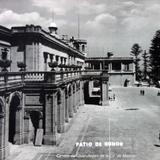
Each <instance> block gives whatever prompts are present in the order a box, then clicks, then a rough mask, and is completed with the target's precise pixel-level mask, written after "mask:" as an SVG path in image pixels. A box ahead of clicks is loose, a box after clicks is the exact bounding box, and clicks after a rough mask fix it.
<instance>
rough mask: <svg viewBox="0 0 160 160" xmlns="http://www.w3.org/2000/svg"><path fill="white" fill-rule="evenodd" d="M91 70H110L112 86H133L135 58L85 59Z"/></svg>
mask: <svg viewBox="0 0 160 160" xmlns="http://www.w3.org/2000/svg"><path fill="white" fill-rule="evenodd" d="M85 63H86V67H87V68H88V69H89V70H95V71H96V70H105V69H107V70H108V75H109V84H110V85H111V86H125V83H126V85H127V86H133V85H134V82H135V69H134V68H135V66H134V61H133V57H88V58H86V59H85Z"/></svg>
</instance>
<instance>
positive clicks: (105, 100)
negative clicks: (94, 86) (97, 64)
mask: <svg viewBox="0 0 160 160" xmlns="http://www.w3.org/2000/svg"><path fill="white" fill-rule="evenodd" d="M100 103H101V105H102V106H108V105H109V96H108V73H107V72H103V73H102V76H101V102H100Z"/></svg>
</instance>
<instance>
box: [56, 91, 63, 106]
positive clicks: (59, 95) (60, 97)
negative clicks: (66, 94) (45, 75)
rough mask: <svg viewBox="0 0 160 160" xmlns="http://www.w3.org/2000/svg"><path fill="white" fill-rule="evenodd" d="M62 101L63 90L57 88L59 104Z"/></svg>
mask: <svg viewBox="0 0 160 160" xmlns="http://www.w3.org/2000/svg"><path fill="white" fill-rule="evenodd" d="M61 102H62V93H61V90H60V89H58V90H57V104H61Z"/></svg>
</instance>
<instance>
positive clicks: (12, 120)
mask: <svg viewBox="0 0 160 160" xmlns="http://www.w3.org/2000/svg"><path fill="white" fill-rule="evenodd" d="M20 103H21V100H20V97H19V96H18V95H17V94H15V95H13V96H12V99H11V102H10V107H9V134H8V135H9V137H8V140H9V142H10V143H12V144H15V143H16V141H15V139H14V137H15V134H16V112H17V111H18V108H19V106H20Z"/></svg>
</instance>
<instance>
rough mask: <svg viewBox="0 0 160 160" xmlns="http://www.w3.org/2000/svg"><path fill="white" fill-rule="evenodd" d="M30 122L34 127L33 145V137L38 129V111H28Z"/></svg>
mask: <svg viewBox="0 0 160 160" xmlns="http://www.w3.org/2000/svg"><path fill="white" fill-rule="evenodd" d="M30 117H31V122H32V125H33V127H34V135H33V143H35V137H36V132H37V129H38V128H39V123H40V118H41V113H40V112H39V111H30Z"/></svg>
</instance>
